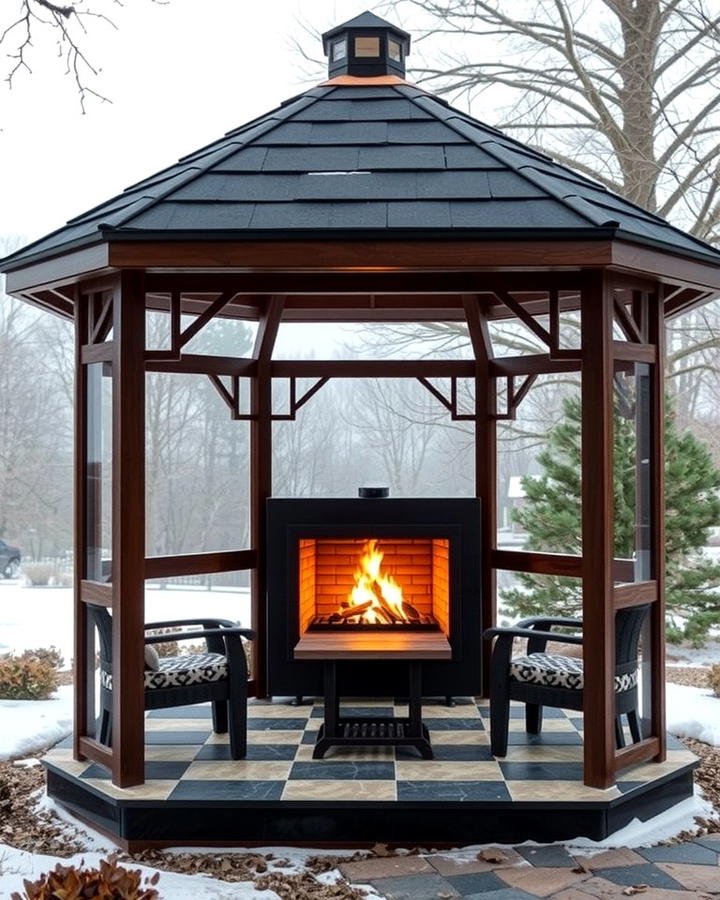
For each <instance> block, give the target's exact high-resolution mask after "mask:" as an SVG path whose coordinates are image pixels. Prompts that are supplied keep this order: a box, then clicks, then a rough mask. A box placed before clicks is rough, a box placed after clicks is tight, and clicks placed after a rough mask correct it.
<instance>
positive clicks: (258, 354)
mask: <svg viewBox="0 0 720 900" xmlns="http://www.w3.org/2000/svg"><path fill="white" fill-rule="evenodd" d="M283 305H284V298H283V297H281V296H276V297H272V298H271V300H270V302H269V303H268V305H267V307H266V309H265V311H264V313H263V316H262V317H261V319H260V324H259V327H258V332H257V336H256V339H255V347H254V351H253V356H254V357H255V359H256V361H257V368H256V370H255V374H254V375H253V378H252V380H251V383H250V414H251V416H252V419H251V421H250V543H251V545H252V546H253V547H254V548H255V551H256V554H257V559H256V565H255V568H254V569H253V570H252V575H251V582H250V591H251V594H250V602H251V607H252V627H253V628H254V629H255V632H256V634H257V640H256V641H255V644H254V648H255V650H254V653H253V673H252V674H253V678H254V680H255V689H256V696H258V697H264V696H265V695H266V694H267V671H266V666H267V653H266V647H267V609H266V606H267V541H266V533H267V514H266V506H267V500H268V498H269V497H271V496H272V362H271V359H272V351H273V347H274V345H275V338H276V337H277V333H278V329H279V327H280V320H281V318H282V313H283Z"/></svg>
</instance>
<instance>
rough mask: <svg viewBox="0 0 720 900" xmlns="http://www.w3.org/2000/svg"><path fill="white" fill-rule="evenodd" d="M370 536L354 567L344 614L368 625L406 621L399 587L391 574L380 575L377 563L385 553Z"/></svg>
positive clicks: (407, 620)
mask: <svg viewBox="0 0 720 900" xmlns="http://www.w3.org/2000/svg"><path fill="white" fill-rule="evenodd" d="M377 543H378V542H377V541H376V540H375V539H374V538H373V539H371V540H369V541H366V542H365V545H364V546H363V549H362V555H361V557H360V560H359V565H358V568H357V569H356V570H355V587H353V589H352V590H351V591H350V593H349V594H348V602H347V606H346V607H345V609H344V610H343V615H347V616H348V617H349V618H353V619H354V618H355V616H357V617H358V619H357V621H359V622H363V623H365V624H368V625H392V624H393V623H394V622H409V621H410V617H409V616H408V615H407V613H406V611H405V610H404V609H403V595H402V588H401V587H400V585H399V584H398V583H397V581H395V579H394V578H393V577H392V575H383V574H382V572H381V571H380V566H381V563H382V561H383V556H384V554H383V553H382V552H381V551H380V550H378V546H377Z"/></svg>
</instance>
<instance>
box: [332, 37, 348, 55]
mask: <svg viewBox="0 0 720 900" xmlns="http://www.w3.org/2000/svg"><path fill="white" fill-rule="evenodd" d="M346 56H347V44H346V43H345V41H344V40H343V41H335V43H334V44H333V45H332V58H333V60H338V59H345V57H346Z"/></svg>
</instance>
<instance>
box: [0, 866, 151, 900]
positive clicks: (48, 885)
mask: <svg viewBox="0 0 720 900" xmlns="http://www.w3.org/2000/svg"><path fill="white" fill-rule="evenodd" d="M82 865H83V864H82V863H80V868H78V867H76V866H63V865H62V864H61V863H58V864H57V865H56V866H55V868H54V869H53V870H52V872H48V873H47V874H46V875H45V874H43V875H41V876H40V877H39V878H38V880H37V881H28V880H27V879H25V881H24V882H23V884H24V886H25V891H24V893H22V894H18V893H17V892H14V893H13V894H11V895H10V900H56V898H58V897H65V898H67V900H76V898H77V900H79V898H81V897H93V898H97V900H157V898H159V896H160V895H159V894H158V892H157V891H156V890H155V888H154V885H156V884H157V883H158V879H159V878H160V873H159V872H156V873H155V875H153V876H152V878H145V879H143V878H142V875H141V873H140V870H139V869H125V868H124V867H123V866H119V865H118V864H117V859H116V858H115V857H114V856H111V857H109V858H108V859H106V860H105V859H101V860H100V867H99V868H98V869H85V868H82Z"/></svg>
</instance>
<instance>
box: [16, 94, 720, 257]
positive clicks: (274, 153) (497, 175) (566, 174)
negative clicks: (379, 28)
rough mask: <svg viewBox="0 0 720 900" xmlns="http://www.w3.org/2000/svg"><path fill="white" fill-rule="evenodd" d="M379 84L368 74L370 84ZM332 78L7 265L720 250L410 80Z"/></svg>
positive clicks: (692, 254) (708, 254) (695, 254)
mask: <svg viewBox="0 0 720 900" xmlns="http://www.w3.org/2000/svg"><path fill="white" fill-rule="evenodd" d="M370 80H371V79H364V80H363V81H365V82H369V81H370ZM388 80H389V79H388V78H385V79H376V81H377V82H378V83H377V84H369V83H363V84H358V85H355V84H353V85H346V84H342V83H340V84H338V83H332V82H328V83H326V84H325V85H321V86H318V87H314V88H312V89H311V90H309V91H307V92H306V93H304V94H302V95H300V96H298V97H295V98H293V99H291V100H289V101H287V102H286V103H283V104H282V105H281V106H280V107H278V108H277V109H275V110H273V111H272V112H269V113H267V114H266V115H264V116H261V117H260V118H258V119H256V120H254V121H252V122H250V123H248V124H247V125H243V126H242V127H240V128H236V129H235V130H233V131H229V132H228V133H227V134H226V135H225V136H224V137H222V138H221V139H220V140H218V141H216V142H215V143H213V144H210V145H209V146H207V147H204V148H202V149H201V150H198V151H197V152H195V153H192V154H190V155H189V156H185V157H183V158H182V159H181V160H180V161H179V162H178V163H177V164H176V165H174V166H171V167H170V168H167V169H164V170H163V171H161V172H158V173H157V174H155V175H153V176H152V177H150V178H147V179H145V180H144V181H140V182H138V183H137V184H134V185H132V186H131V187H129V188H127V189H126V190H125V191H123V193H121V194H120V195H119V196H117V197H114V198H113V199H112V200H109V201H108V202H107V203H104V204H102V205H100V206H98V207H96V208H95V209H92V210H90V211H89V212H87V213H85V214H83V215H81V216H77V217H76V218H74V219H71V220H70V221H69V222H68V223H67V225H66V226H65V227H64V228H61V229H59V230H58V231H55V232H53V233H52V234H50V235H48V236H47V237H45V238H42V239H40V240H38V241H36V242H35V243H33V244H30V245H29V246H27V247H25V248H24V249H22V250H20V251H18V252H17V253H15V254H13V255H11V256H9V257H8V258H7V259H6V260H4V262H3V268H4V269H5V270H6V271H11V270H13V269H16V268H18V267H20V266H22V265H25V264H27V263H28V262H30V261H34V260H38V259H43V258H48V257H52V256H57V255H59V254H61V253H63V252H65V251H68V250H71V249H75V248H79V247H84V246H88V245H91V244H94V243H98V242H103V241H110V240H123V241H127V240H138V241H143V240H152V241H158V240H160V241H173V240H193V241H203V240H244V239H253V240H257V239H259V238H274V239H283V240H287V239H289V238H293V237H296V238H303V239H308V238H310V239H313V240H323V239H335V238H342V239H353V238H372V239H383V238H386V239H394V238H415V239H447V238H458V239H467V238H472V239H476V240H484V239H494V240H496V239H510V240H562V239H573V240H578V239H583V240H587V239H594V238H602V239H606V240H607V239H608V238H618V239H622V240H625V241H630V242H633V243H638V244H645V245H652V246H653V247H656V248H660V249H662V250H666V251H669V252H672V253H675V254H679V255H682V256H690V257H695V258H700V259H703V260H706V261H711V262H713V263H718V262H720V253H719V252H718V251H717V250H715V249H713V248H712V247H710V246H709V245H707V244H705V243H703V242H702V241H699V240H696V239H695V238H693V237H691V236H690V235H688V234H685V233H684V232H682V231H680V230H679V229H677V228H674V227H673V226H671V225H669V224H668V223H667V222H665V221H664V220H663V219H661V218H659V217H658V216H655V215H652V214H651V213H648V212H646V211H645V210H643V209H641V208H640V207H638V206H636V205H634V204H632V203H629V202H628V201H627V200H624V199H623V198H621V197H619V196H617V195H616V194H612V193H610V192H609V191H607V190H606V189H605V188H604V187H603V186H602V185H600V184H598V183H596V182H594V181H592V180H590V179H588V178H586V177H584V176H582V175H579V174H577V173H576V172H573V171H572V170H571V169H569V168H567V167H565V166H562V165H558V164H557V163H556V162H554V161H553V160H552V159H551V158H550V157H548V156H544V155H543V154H541V153H538V152H536V151H534V150H532V149H529V148H528V147H526V146H524V145H522V144H521V143H519V142H517V141H515V140H512V139H511V138H509V137H507V136H505V135H503V134H502V133H501V132H500V131H498V130H497V129H495V128H493V127H491V126H489V125H486V124H484V123H482V122H479V121H477V120H476V119H473V118H472V117H470V116H469V115H467V114H465V113H463V112H461V111H459V110H457V109H454V108H453V107H452V106H449V105H448V104H447V103H446V102H445V101H444V100H442V99H440V98H439V97H436V96H433V95H432V94H428V93H427V92H425V91H423V90H421V89H419V88H418V87H415V86H413V85H411V84H409V83H407V82H404V81H402V80H401V79H399V78H398V79H396V81H397V82H398V83H396V84H395V83H391V84H388V83H387V81H388Z"/></svg>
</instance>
